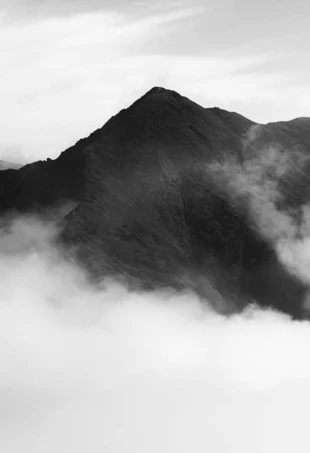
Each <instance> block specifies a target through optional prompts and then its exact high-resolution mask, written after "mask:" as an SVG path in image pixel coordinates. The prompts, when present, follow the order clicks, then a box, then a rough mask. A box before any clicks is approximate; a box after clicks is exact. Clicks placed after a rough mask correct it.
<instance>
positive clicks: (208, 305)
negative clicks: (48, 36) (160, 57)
mask: <svg viewBox="0 0 310 453" xmlns="http://www.w3.org/2000/svg"><path fill="white" fill-rule="evenodd" d="M309 122H310V120H309V119H307V118H300V119H296V120H294V121H292V122H280V123H272V124H267V125H261V124H256V123H254V122H252V121H251V120H248V119H246V118H244V117H243V116H240V115H238V114H237V113H233V112H227V111H224V110H221V109H218V108H214V109H204V108H203V107H201V106H199V105H197V104H195V103H193V102H191V101H190V100H189V99H186V98H183V97H182V96H180V95H179V94H178V93H175V92H171V91H168V90H164V89H161V88H155V89H153V90H151V91H150V92H148V93H147V94H146V95H145V96H144V97H142V98H141V99H139V100H138V101H137V102H136V103H135V104H134V105H132V106H130V107H129V108H128V109H126V110H123V111H121V112H120V113H119V114H118V115H116V116H115V117H113V118H112V119H111V120H110V121H109V122H108V123H106V124H105V125H104V126H103V128H102V129H99V130H98V131H95V132H94V133H93V134H92V135H91V136H90V137H88V138H86V139H83V140H81V141H79V142H78V143H77V144H76V145H74V146H72V147H71V148H69V149H68V150H66V151H65V152H63V153H62V154H61V155H60V157H59V158H58V159H56V160H47V161H42V162H35V163H32V164H30V165H26V166H24V167H23V168H21V169H19V170H14V169H8V170H4V171H1V172H0V185H1V192H0V193H1V198H0V207H1V214H2V215H1V233H2V234H1V239H0V267H1V275H2V279H1V283H0V285H1V292H0V293H1V303H0V312H1V313H0V332H1V337H2V341H1V345H0V358H1V363H2V372H1V376H0V393H1V395H2V396H1V398H2V404H1V408H0V419H1V424H0V446H1V448H2V449H3V451H5V452H7V453H20V452H27V453H39V452H40V453H41V452H44V453H49V452H51V453H54V452H55V451H59V452H62V451H64V452H66V453H71V452H72V453H73V452H74V453H80V452H81V453H82V452H85V451H91V452H94V453H96V452H98V453H99V452H102V451H109V452H112V453H123V452H135V453H136V452H137V453H139V452H141V453H142V452H143V453H144V452H145V451H147V452H154V453H155V452H156V453H157V452H158V451H163V452H166V451H167V452H168V451H169V452H171V453H174V452H176V453H177V452H182V451H184V452H189V451H194V452H197V453H199V452H205V451H209V450H210V451H212V452H215V453H230V452H231V451H238V452H240V453H243V452H244V453H245V452H249V451H251V452H253V453H256V452H257V453H258V452H262V451H266V452H267V451H268V452H269V451H272V452H275V453H283V452H292V451H298V452H308V449H309V448H308V447H309V441H308V434H307V429H306V428H307V421H308V417H309V409H308V407H309V405H308V404H307V400H308V398H310V387H309V377H310V367H309V365H308V361H307V359H306V357H307V350H308V345H309V338H310V328H309V323H308V321H307V320H306V319H307V317H308V310H309V299H308V286H309V272H308V269H309V263H310V242H309V209H308V206H309V187H310V185H309V177H308V174H309V171H308V168H309V157H308V153H307V150H308V147H309V144H310V131H309ZM293 318H295V319H293Z"/></svg>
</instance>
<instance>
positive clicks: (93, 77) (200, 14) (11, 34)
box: [0, 0, 310, 161]
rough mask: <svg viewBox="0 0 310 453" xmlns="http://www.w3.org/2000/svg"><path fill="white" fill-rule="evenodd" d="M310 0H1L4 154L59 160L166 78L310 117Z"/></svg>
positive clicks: (179, 87) (211, 101) (267, 117)
mask: <svg viewBox="0 0 310 453" xmlns="http://www.w3.org/2000/svg"><path fill="white" fill-rule="evenodd" d="M309 16H310V4H309V2H307V1H306V0H295V1H294V2H292V1H291V0H273V1H267V0H261V1H259V2H258V1H257V2H253V1H250V0H207V1H206V0H197V1H187V0H184V1H174V2H169V1H168V2H167V1H164V0H159V1H157V2H154V1H150V0H140V1H132V0H108V1H104V0H87V1H86V0H54V1H53V0H27V1H26V0H24V1H21V0H0V68H1V69H0V73H1V85H0V99H1V104H0V118H1V137H0V158H3V159H9V160H10V159H11V160H13V161H16V160H23V159H26V160H34V159H45V158H46V157H47V156H50V157H56V156H57V155H58V154H59V153H60V152H61V151H62V150H64V149H65V148H66V147H68V146H70V145H71V144H73V143H75V142H76V141H77V140H78V139H79V138H81V137H83V136H85V135H88V134H89V133H90V132H92V131H93V130H94V129H96V128H98V127H101V126H102V125H103V124H104V123H105V122H106V121H107V120H108V119H109V118H110V117H111V115H114V114H116V113H117V112H118V111H119V110H120V109H121V108H124V107H127V106H128V105H130V104H131V103H132V102H133V101H134V100H136V99H137V98H138V97H139V96H141V95H143V94H144V93H145V92H146V91H147V90H149V89H150V88H151V87H153V86H155V85H159V86H164V87H166V88H170V89H174V90H176V91H178V92H180V93H181V94H183V95H185V96H188V97H190V98H191V99H193V100H194V101H196V102H198V103H200V104H201V105H203V106H205V107H212V106H219V107H221V108H224V109H227V110H233V111H237V112H239V113H241V114H243V115H245V116H247V117H248V118H250V119H252V120H254V121H257V122H263V123H265V122H269V121H278V120H288V119H292V118H294V117H298V116H310V113H309V112H310V94H309V90H308V79H309V69H310V68H309V66H310V63H309V58H308V52H307V51H308V50H309V42H310V31H309V26H308V19H309Z"/></svg>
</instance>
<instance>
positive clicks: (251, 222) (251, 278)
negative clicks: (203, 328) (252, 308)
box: [0, 87, 310, 317]
mask: <svg viewBox="0 0 310 453" xmlns="http://www.w3.org/2000/svg"><path fill="white" fill-rule="evenodd" d="M309 126H310V119H308V118H299V119H296V120H293V121H289V122H279V123H269V124H267V125H260V124H256V123H254V122H253V121H250V120H248V119H247V118H245V117H243V116H241V115H239V114H237V113H234V112H227V111H224V110H221V109H219V108H208V109H205V108H203V107H201V106H199V105H197V104H196V103H194V102H192V101H190V100H189V99H187V98H185V97H182V96H180V95H179V94H178V93H176V92H174V91H170V90H166V89H163V88H158V87H156V88H153V89H152V90H150V91H149V92H148V93H146V94H145V95H144V96H143V97H142V98H140V99H139V100H138V101H136V102H135V103H134V104H133V105H131V106H130V107H129V108H127V109H124V110H122V111H121V112H120V113H119V114H117V115H116V116H114V117H112V118H111V119H110V120H109V121H108V122H107V123H106V124H105V125H104V126H103V127H102V128H101V129H98V130H97V131H95V132H93V133H92V134H91V135H90V136H89V137H87V138H84V139H82V140H80V141H78V142H77V143H76V144H75V145H74V146H72V147H71V148H69V149H67V150H66V151H64V152H63V153H62V154H61V155H60V156H59V157H58V158H57V159H55V160H51V159H47V161H39V162H35V163H32V164H30V165H26V166H24V167H22V168H20V169H18V170H14V169H9V170H4V171H1V172H0V186H1V191H0V194H1V195H0V210H1V212H2V214H5V213H8V212H12V211H14V212H23V213H24V212H41V213H42V212H46V210H48V209H49V208H52V207H53V208H57V207H60V206H63V205H67V206H69V208H68V211H69V212H68V211H67V212H66V214H65V215H64V218H63V230H62V233H61V235H60V237H59V241H60V242H61V243H62V244H65V245H66V247H67V248H69V249H70V250H72V251H74V253H75V256H76V258H77V259H78V260H79V261H80V262H81V263H83V265H84V266H85V267H86V268H87V270H88V271H89V274H90V276H91V277H92V278H101V277H102V276H105V275H110V276H114V277H115V278H119V279H121V280H122V281H123V282H124V283H126V284H128V285H129V287H130V288H141V289H148V290H152V289H158V288H173V289H174V290H184V289H192V290H194V291H196V292H197V293H198V294H199V295H200V296H201V297H204V298H207V299H209V300H211V301H212V303H213V304H214V306H215V307H216V308H217V309H218V310H220V311H224V312H231V311H234V310H240V309H242V308H243V307H244V306H245V305H246V304H247V303H248V302H249V301H250V302H251V301H256V302H258V303H259V304H261V305H263V306H272V307H275V308H276V309H279V310H282V311H284V312H286V313H289V314H290V315H292V316H294V317H302V316H304V312H303V300H304V298H305V296H306V294H307V291H308V287H307V285H306V284H304V283H303V282H302V281H301V280H300V279H299V278H298V277H297V276H294V275H293V273H292V271H291V270H290V272H289V271H288V269H287V267H286V266H285V265H284V264H283V263H282V262H280V259H279V254H278V253H277V244H278V242H279V241H280V240H281V239H283V237H286V238H287V237H288V236H289V237H291V239H292V240H293V239H294V238H297V237H300V234H301V232H302V231H303V230H304V229H305V220H304V219H305V218H306V213H307V205H308V202H309V200H310V179H309V178H310V177H309V175H310V171H309V170H310V161H309V158H308V154H309V147H310V127H309ZM266 206H267V208H266Z"/></svg>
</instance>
